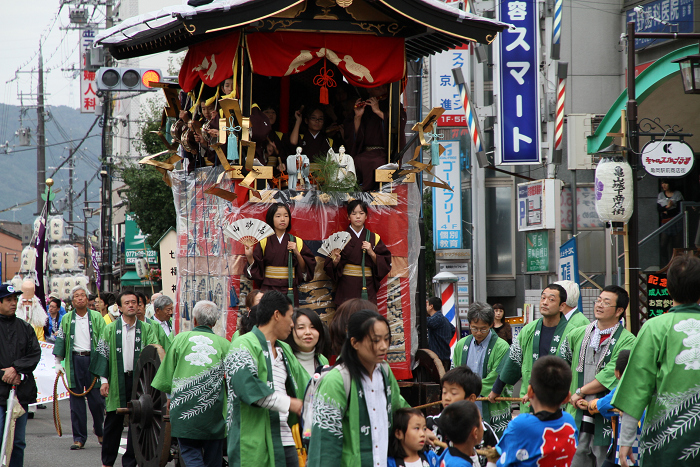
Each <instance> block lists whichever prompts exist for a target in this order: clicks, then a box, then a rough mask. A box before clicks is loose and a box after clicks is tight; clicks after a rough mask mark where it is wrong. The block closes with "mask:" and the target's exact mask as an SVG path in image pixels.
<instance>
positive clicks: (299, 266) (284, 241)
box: [245, 203, 316, 306]
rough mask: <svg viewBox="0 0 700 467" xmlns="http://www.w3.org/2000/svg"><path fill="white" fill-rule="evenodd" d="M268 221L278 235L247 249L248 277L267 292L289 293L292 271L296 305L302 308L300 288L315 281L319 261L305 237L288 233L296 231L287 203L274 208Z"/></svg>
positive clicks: (266, 216) (269, 212) (278, 204)
mask: <svg viewBox="0 0 700 467" xmlns="http://www.w3.org/2000/svg"><path fill="white" fill-rule="evenodd" d="M265 222H267V224H268V225H269V226H270V227H272V229H273V230H274V231H275V235H271V236H269V237H268V238H265V239H263V240H262V241H261V242H260V243H257V244H255V246H252V247H246V248H245V256H246V259H247V260H248V267H247V268H246V275H247V276H248V277H249V278H251V279H253V280H254V281H255V282H256V283H257V284H259V285H260V290H262V291H263V292H264V291H266V290H277V291H279V292H282V293H284V294H289V293H290V292H291V291H290V290H289V275H290V269H291V275H292V281H291V282H292V288H293V293H294V306H298V305H299V285H301V284H302V283H304V282H307V281H310V280H311V279H313V277H314V272H315V270H316V258H315V257H314V254H313V253H312V252H311V250H310V249H309V247H308V246H306V245H305V244H304V241H303V240H302V239H301V238H299V237H294V236H293V235H290V234H289V233H288V232H289V231H290V230H291V228H292V213H291V211H290V210H289V207H288V206H287V205H286V204H284V203H276V204H273V205H272V206H270V208H269V209H268V210H267V214H266V215H265ZM290 254H291V255H290ZM290 256H291V261H290ZM290 263H291V264H290Z"/></svg>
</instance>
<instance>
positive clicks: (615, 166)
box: [595, 158, 634, 224]
mask: <svg viewBox="0 0 700 467" xmlns="http://www.w3.org/2000/svg"><path fill="white" fill-rule="evenodd" d="M632 177H634V173H633V172H632V167H630V165H629V164H628V163H627V161H625V160H623V159H620V158H614V159H613V158H604V159H602V160H601V161H600V162H599V163H598V167H597V168H596V170H595V210H596V212H597V213H598V217H599V218H600V220H601V221H603V222H622V223H625V224H626V223H627V221H629V220H630V217H632V201H633V200H632V197H633V196H634V193H633V192H632V181H633V179H632Z"/></svg>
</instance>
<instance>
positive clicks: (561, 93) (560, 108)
mask: <svg viewBox="0 0 700 467" xmlns="http://www.w3.org/2000/svg"><path fill="white" fill-rule="evenodd" d="M568 68H569V64H568V63H567V62H559V63H558V64H557V112H556V116H555V118H554V160H556V161H561V158H562V148H561V146H562V144H561V143H562V139H563V138H562V136H563V135H564V102H565V97H566V74H567V72H568Z"/></svg>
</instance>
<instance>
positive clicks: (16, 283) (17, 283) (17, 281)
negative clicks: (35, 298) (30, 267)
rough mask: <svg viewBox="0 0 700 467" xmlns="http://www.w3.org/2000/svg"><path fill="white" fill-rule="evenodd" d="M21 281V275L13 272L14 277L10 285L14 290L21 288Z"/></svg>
mask: <svg viewBox="0 0 700 467" xmlns="http://www.w3.org/2000/svg"><path fill="white" fill-rule="evenodd" d="M22 282H23V280H22V276H20V275H19V274H15V277H13V278H12V280H11V281H10V284H12V287H14V288H15V290H21V288H22Z"/></svg>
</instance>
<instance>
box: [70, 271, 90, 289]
mask: <svg viewBox="0 0 700 467" xmlns="http://www.w3.org/2000/svg"><path fill="white" fill-rule="evenodd" d="M73 278H74V279H75V285H82V286H83V287H87V286H88V284H89V283H90V279H88V277H87V276H85V275H82V274H79V275H77V276H74V277H73Z"/></svg>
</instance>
